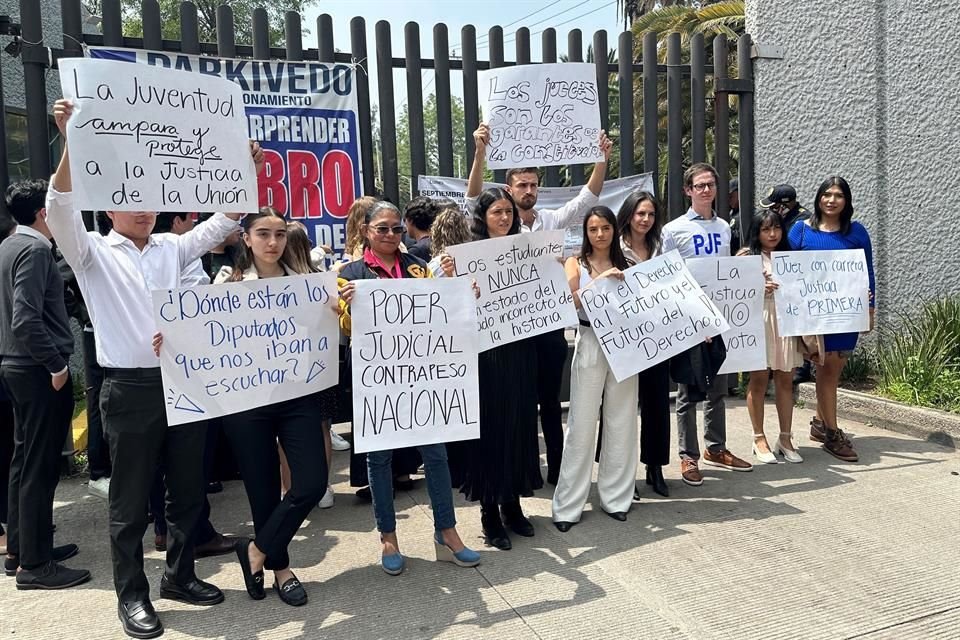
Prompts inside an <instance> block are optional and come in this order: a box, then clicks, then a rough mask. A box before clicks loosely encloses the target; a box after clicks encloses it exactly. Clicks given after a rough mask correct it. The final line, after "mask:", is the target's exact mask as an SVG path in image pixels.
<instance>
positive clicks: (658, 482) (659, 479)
mask: <svg viewBox="0 0 960 640" xmlns="http://www.w3.org/2000/svg"><path fill="white" fill-rule="evenodd" d="M647 484H648V485H650V486H651V487H653V492H654V493H658V494H660V495H661V496H663V497H664V498H669V497H670V490H669V489H668V488H667V481H666V480H664V478H663V467H661V466H659V465H647Z"/></svg>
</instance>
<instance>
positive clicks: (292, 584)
mask: <svg viewBox="0 0 960 640" xmlns="http://www.w3.org/2000/svg"><path fill="white" fill-rule="evenodd" d="M273 588H274V589H276V591H277V595H279V596H280V599H281V600H283V601H284V602H286V603H287V604H288V605H290V606H291V607H302V606H303V605H305V604H307V592H306V590H304V588H303V585H302V584H300V581H299V580H297V577H296V576H294V577H292V578H290V579H289V580H287V581H286V582H284V583H283V586H281V585H280V584H278V583H277V582H274V583H273Z"/></svg>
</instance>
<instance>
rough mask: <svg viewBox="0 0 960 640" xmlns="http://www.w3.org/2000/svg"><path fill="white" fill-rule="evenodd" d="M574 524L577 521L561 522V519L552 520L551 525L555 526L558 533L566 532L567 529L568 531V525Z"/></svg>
mask: <svg viewBox="0 0 960 640" xmlns="http://www.w3.org/2000/svg"><path fill="white" fill-rule="evenodd" d="M575 524H577V523H576V522H562V521H561V522H554V523H553V526H555V527H556V528H557V531H559V532H560V533H566V532H567V531H570V527H572V526H573V525H575Z"/></svg>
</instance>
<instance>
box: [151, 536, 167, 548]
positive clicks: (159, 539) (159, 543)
mask: <svg viewBox="0 0 960 640" xmlns="http://www.w3.org/2000/svg"><path fill="white" fill-rule="evenodd" d="M153 548H154V549H156V550H157V551H166V550H167V536H156V537H154V539H153Z"/></svg>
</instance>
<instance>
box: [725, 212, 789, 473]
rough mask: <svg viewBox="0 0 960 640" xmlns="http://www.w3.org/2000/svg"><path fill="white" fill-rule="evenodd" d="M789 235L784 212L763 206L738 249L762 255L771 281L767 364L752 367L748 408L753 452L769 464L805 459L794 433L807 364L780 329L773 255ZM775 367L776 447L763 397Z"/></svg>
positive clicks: (767, 291)
mask: <svg viewBox="0 0 960 640" xmlns="http://www.w3.org/2000/svg"><path fill="white" fill-rule="evenodd" d="M786 235H787V234H786V232H785V231H784V228H783V218H782V217H781V216H780V214H779V213H778V212H777V211H776V210H774V209H761V210H760V211H759V212H758V213H757V214H756V215H754V216H753V222H752V223H751V224H750V236H749V238H748V240H747V246H746V247H744V248H743V249H741V250H740V251H739V252H738V253H737V255H738V256H756V255H759V256H760V257H761V258H762V259H763V277H764V278H765V279H766V281H767V284H766V289H765V291H764V296H763V324H764V326H765V327H766V344H767V368H766V369H764V370H762V371H751V372H750V383H749V385H748V386H747V409H748V410H749V412H750V422H751V423H752V424H753V455H754V456H755V457H756V458H757V460H759V461H760V462H763V463H767V464H771V463H772V464H776V462H777V456H776V454H777V453H780V454H782V455H783V458H784V460H786V461H787V462H803V458H802V457H800V454H799V453H797V448H796V447H795V446H794V444H793V440H792V438H791V435H790V432H791V428H792V426H791V425H792V424H793V371H794V369H796V368H797V367H799V366H801V365H802V364H803V356H801V355H800V341H799V339H798V338H796V337H792V338H781V337H780V333H779V331H778V330H777V306H776V302H775V300H774V297H773V292H774V291H775V290H776V289H777V283H776V282H774V281H773V276H772V273H773V266H772V263H771V259H770V252H771V251H785V250H788V249H789V245H788V244H787V238H786ZM771 371H772V372H773V385H774V389H775V390H776V405H777V417H778V418H779V420H780V437H779V438H778V439H777V446H776V447H775V448H774V450H773V451H771V450H770V445H769V443H768V442H767V437H766V435H764V433H763V400H764V396H765V395H766V393H767V382H768V380H769V379H770V372H771Z"/></svg>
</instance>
